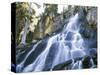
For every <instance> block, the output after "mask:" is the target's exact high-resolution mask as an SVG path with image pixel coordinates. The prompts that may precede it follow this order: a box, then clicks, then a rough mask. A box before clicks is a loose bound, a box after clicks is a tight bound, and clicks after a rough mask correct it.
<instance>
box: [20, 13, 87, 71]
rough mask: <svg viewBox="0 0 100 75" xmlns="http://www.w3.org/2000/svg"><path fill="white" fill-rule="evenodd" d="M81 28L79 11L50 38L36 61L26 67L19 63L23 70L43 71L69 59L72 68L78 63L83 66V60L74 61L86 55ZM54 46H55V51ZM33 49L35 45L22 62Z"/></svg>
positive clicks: (78, 66)
mask: <svg viewBox="0 0 100 75" xmlns="http://www.w3.org/2000/svg"><path fill="white" fill-rule="evenodd" d="M79 30H80V23H79V15H78V13H77V14H76V15H75V16H73V17H72V18H71V19H70V20H69V23H68V24H65V26H64V28H63V30H62V31H61V32H60V33H58V34H56V35H54V36H52V37H49V38H48V41H47V45H46V47H45V49H44V50H43V51H42V52H41V53H40V54H39V55H38V57H37V58H36V59H35V61H34V62H32V63H31V64H29V65H28V66H26V67H23V65H20V64H18V65H20V67H23V70H22V72H31V71H43V70H44V69H45V68H47V69H50V70H52V69H53V67H54V66H56V65H58V64H60V63H63V62H65V61H68V60H73V64H72V65H73V66H72V68H75V66H76V65H77V68H82V67H81V66H82V62H81V61H77V62H76V63H74V59H75V58H79V57H84V56H85V55H86V53H85V51H84V49H85V47H84V40H83V38H82V36H81V34H80V33H79ZM36 46H37V47H38V44H37V45H36ZM52 48H54V50H53V52H52ZM33 50H35V46H34V47H33V49H32V50H31V51H30V52H29V53H28V54H27V55H26V57H25V59H24V60H23V62H22V63H21V64H23V63H24V62H25V60H26V59H27V57H28V56H29V55H30V53H31V52H32V51H33ZM37 51H38V50H37ZM51 52H52V53H51ZM33 56H34V55H33ZM31 59H32V58H31ZM47 61H49V62H47Z"/></svg>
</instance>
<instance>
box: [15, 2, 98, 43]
mask: <svg viewBox="0 0 100 75" xmlns="http://www.w3.org/2000/svg"><path fill="white" fill-rule="evenodd" d="M33 4H34V3H33ZM34 5H36V6H37V9H39V8H40V7H41V6H40V5H39V4H34ZM57 11H58V5H56V4H53V5H52V4H51V5H50V4H44V12H43V13H42V14H41V15H38V16H37V15H36V10H35V9H34V8H33V7H32V4H31V3H30V4H28V3H17V12H16V15H17V18H16V24H17V25H16V26H17V27H16V28H17V31H16V32H17V35H16V38H17V44H20V42H21V41H22V36H23V35H24V34H23V33H25V32H26V40H25V42H26V43H31V42H32V41H33V40H38V39H42V38H44V37H46V36H50V35H52V34H53V33H55V32H58V31H59V30H61V29H62V28H63V26H64V25H65V24H67V22H68V21H69V18H70V17H72V16H73V15H75V14H76V13H79V14H80V17H82V18H83V25H81V26H82V27H81V31H80V33H81V34H82V35H83V37H85V38H88V37H92V36H93V35H94V33H96V30H97V8H96V7H86V6H71V5H69V6H67V7H63V11H62V12H61V13H58V12H57ZM22 14H23V15H22ZM25 18H27V19H28V20H25ZM26 22H28V23H27V25H26V26H27V29H26V31H24V30H25V23H26ZM91 31H92V32H94V33H91Z"/></svg>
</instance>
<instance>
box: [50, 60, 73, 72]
mask: <svg viewBox="0 0 100 75" xmlns="http://www.w3.org/2000/svg"><path fill="white" fill-rule="evenodd" d="M71 63H72V60H68V61H66V62H64V63H61V64H58V65H56V66H54V68H53V69H52V70H64V69H65V68H68V67H69V65H70V64H71Z"/></svg>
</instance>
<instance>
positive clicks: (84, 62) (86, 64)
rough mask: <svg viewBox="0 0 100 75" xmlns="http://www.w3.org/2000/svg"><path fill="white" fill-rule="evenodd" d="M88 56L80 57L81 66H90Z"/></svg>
mask: <svg viewBox="0 0 100 75" xmlns="http://www.w3.org/2000/svg"><path fill="white" fill-rule="evenodd" d="M90 59H91V58H90V57H89V56H85V57H84V58H83V59H82V67H83V68H90V67H91V66H92V64H91V62H90Z"/></svg>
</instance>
